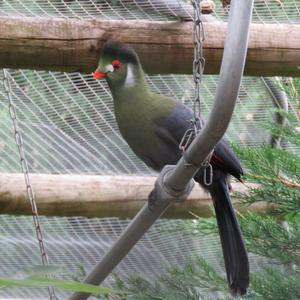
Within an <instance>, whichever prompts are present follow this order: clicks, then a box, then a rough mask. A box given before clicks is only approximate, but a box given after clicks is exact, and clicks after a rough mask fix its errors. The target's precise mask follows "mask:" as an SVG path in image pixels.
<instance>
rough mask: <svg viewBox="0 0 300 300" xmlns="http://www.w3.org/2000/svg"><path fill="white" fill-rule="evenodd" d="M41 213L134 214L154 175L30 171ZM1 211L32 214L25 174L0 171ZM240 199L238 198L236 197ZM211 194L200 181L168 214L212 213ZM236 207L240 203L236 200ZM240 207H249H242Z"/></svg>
mask: <svg viewBox="0 0 300 300" xmlns="http://www.w3.org/2000/svg"><path fill="white" fill-rule="evenodd" d="M30 178H31V181H32V185H33V188H34V191H35V195H36V199H37V207H38V210H39V213H40V214H42V215H48V216H74V215H76V216H88V217H112V216H117V217H121V218H123V217H133V216H134V215H135V214H136V213H137V212H138V210H139V209H140V208H141V207H142V206H143V205H144V203H145V202H146V201H147V199H148V194H149V193H150V191H151V190H152V189H153V185H154V181H155V179H156V178H155V177H147V176H91V175H49V174H31V175H30ZM0 182H1V185H0V213H1V214H30V213H31V209H30V206H29V203H28V201H27V200H26V190H25V184H24V176H23V174H4V173H1V174H0ZM233 189H234V190H235V191H237V190H238V191H246V190H247V188H246V187H245V186H244V185H241V184H236V183H234V184H233ZM234 201H235V202H237V199H235V200H234ZM211 205H212V203H211V199H210V196H209V195H208V194H207V193H205V192H204V191H203V190H202V189H201V188H200V187H199V186H198V185H197V186H195V188H194V190H193V192H192V193H191V195H190V197H189V199H188V200H187V201H185V202H183V203H177V204H175V205H174V206H173V207H172V208H170V210H169V211H168V212H167V213H166V216H168V217H191V214H190V213H189V212H193V213H195V214H197V215H199V216H202V217H208V216H211V215H212V211H211ZM236 207H239V206H238V204H237V203H236ZM239 209H240V210H241V211H245V210H246V208H245V207H244V208H242V207H239ZM247 209H250V210H254V211H257V212H260V213H266V212H270V211H271V209H272V207H271V206H270V205H268V204H266V203H260V204H255V205H252V206H250V207H249V208H247Z"/></svg>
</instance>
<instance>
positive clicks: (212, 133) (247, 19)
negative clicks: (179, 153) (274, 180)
mask: <svg viewBox="0 0 300 300" xmlns="http://www.w3.org/2000/svg"><path fill="white" fill-rule="evenodd" d="M252 8H253V0H243V1H232V2H231V10H230V15H229V21H228V32H227V35H226V40H225V47H224V54H223V59H222V66H221V71H220V77H219V82H218V87H217V91H216V96H215V101H214V106H213V108H212V111H211V113H210V116H209V118H208V121H207V122H206V124H205V126H204V127H203V129H202V130H201V131H200V132H199V134H198V135H197V137H196V138H195V140H194V141H193V143H192V144H191V145H190V147H189V148H188V149H187V151H186V154H185V157H183V158H182V159H181V160H180V161H179V162H178V164H177V168H176V170H174V172H173V174H171V175H169V176H168V178H167V181H166V184H167V185H169V186H171V187H172V188H173V189H174V190H177V189H179V190H180V189H183V188H184V186H185V185H186V184H187V182H188V181H189V180H190V178H192V176H193V175H194V174H195V173H196V172H197V170H198V167H199V166H200V165H201V163H202V162H203V161H204V160H205V158H206V157H207V156H208V155H209V153H210V152H211V151H212V149H213V148H214V146H215V144H216V143H217V142H218V141H219V140H220V139H221V138H222V136H223V135H224V133H225V132H226V129H227V127H228V125H229V122H230V120H231V116H232V113H233V110H234V107H235V102H236V99H237V95H238V91H239V87H240V82H241V78H242V74H243V70H244V66H245V60H246V54H247V45H248V35H249V25H250V23H251V16H252V14H251V12H252Z"/></svg>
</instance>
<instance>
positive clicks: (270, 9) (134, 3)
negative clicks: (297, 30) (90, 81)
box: [0, 0, 300, 23]
mask: <svg viewBox="0 0 300 300" xmlns="http://www.w3.org/2000/svg"><path fill="white" fill-rule="evenodd" d="M215 4H216V8H215V12H214V13H213V16H214V17H215V18H217V19H218V20H220V21H222V20H226V19H227V17H228V8H223V7H222V4H221V1H215ZM0 14H1V15H19V16H29V17H35V16H38V17H54V16H56V17H66V18H102V19H118V20H120V19H121V20H136V19H147V20H167V19H176V18H181V19H185V20H191V19H192V15H193V13H192V6H191V4H190V1H188V0H123V1H121V0H57V1H52V0H40V1H35V0H12V1H10V0H4V1H2V2H1V7H0ZM253 21H254V22H260V23H300V6H299V1H298V0H284V1H281V0H256V1H255V6H254V11H253Z"/></svg>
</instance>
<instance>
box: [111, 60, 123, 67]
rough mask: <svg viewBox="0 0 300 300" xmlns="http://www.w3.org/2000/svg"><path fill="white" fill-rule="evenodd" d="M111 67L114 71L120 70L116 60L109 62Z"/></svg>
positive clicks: (119, 64)
mask: <svg viewBox="0 0 300 300" xmlns="http://www.w3.org/2000/svg"><path fill="white" fill-rule="evenodd" d="M111 64H112V66H113V67H114V70H117V69H120V68H121V62H120V61H119V60H117V59H115V60H113V61H112V62H111Z"/></svg>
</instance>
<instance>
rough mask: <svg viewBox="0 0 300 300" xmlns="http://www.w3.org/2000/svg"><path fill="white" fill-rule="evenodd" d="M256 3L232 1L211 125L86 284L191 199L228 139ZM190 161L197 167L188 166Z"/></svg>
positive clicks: (81, 298) (77, 299)
mask: <svg viewBox="0 0 300 300" xmlns="http://www.w3.org/2000/svg"><path fill="white" fill-rule="evenodd" d="M253 1H254V0H233V1H232V4H231V11H230V17H229V23H228V33H227V37H226V42H225V51H224V55H223V60H222V67H221V73H220V79H219V85H218V88H217V93H216V97H215V104H214V107H213V110H212V112H211V115H210V117H209V120H208V122H207V123H206V125H205V127H204V128H203V130H201V132H200V133H199V134H198V136H197V137H196V138H195V140H194V141H193V143H192V144H191V145H190V147H189V148H188V150H187V152H186V155H185V158H182V159H180V160H179V162H178V163H177V165H176V166H172V167H170V166H167V167H165V168H164V169H163V170H162V172H161V174H160V176H159V177H158V180H157V181H156V184H155V188H154V190H153V191H152V192H151V194H150V196H149V200H150V204H151V203H153V199H155V205H148V204H147V203H146V204H145V205H144V207H143V208H142V209H141V210H140V212H139V213H138V214H137V215H136V216H135V218H134V219H133V220H132V221H131V222H130V224H129V225H128V226H127V228H126V229H125V230H124V231H123V233H122V234H121V236H120V237H119V239H118V240H117V241H116V242H115V243H114V245H113V246H112V247H111V249H110V250H109V251H108V253H106V254H105V255H104V257H103V258H102V260H101V261H100V262H99V263H98V264H97V265H96V266H95V268H94V269H93V270H92V271H91V272H90V274H89V275H88V276H87V277H86V279H85V280H84V282H85V283H91V284H100V283H101V282H103V281H104V280H105V278H106V277H107V276H108V275H109V274H110V273H111V271H112V270H113V269H114V268H115V267H116V266H117V264H118V263H119V262H120V261H121V260H122V259H123V258H124V257H125V256H126V255H127V253H128V252H129V251H130V249H131V248H132V247H133V246H134V245H135V244H136V243H137V242H138V241H139V240H140V238H141V237H142V236H143V234H144V233H145V232H146V231H147V230H148V229H149V228H150V227H151V225H152V224H153V223H154V222H155V221H156V220H157V219H158V218H159V217H160V216H161V215H162V214H163V213H164V211H165V210H166V209H167V208H168V207H169V206H170V205H171V204H172V203H173V202H174V201H176V199H178V198H181V200H184V199H185V198H186V197H187V196H188V194H189V192H190V190H191V188H192V186H193V180H191V178H192V177H193V175H194V174H195V173H196V172H197V170H198V168H199V165H200V164H201V163H202V161H204V160H205V158H206V157H207V155H208V154H209V153H210V151H211V150H212V149H213V147H214V145H215V144H216V143H217V142H218V141H219V140H220V138H221V137H222V136H223V135H224V133H225V131H226V129H227V126H228V124H229V122H230V119H231V116H232V112H233V109H234V106H235V101H236V98H237V94H238V90H239V86H240V81H241V77H242V73H243V69H244V64H245V58H246V52H247V42H248V34H249V26H250V22H251V14H252V7H253ZM187 161H188V162H193V164H191V165H187ZM89 296H90V295H89V294H86V293H75V294H73V295H72V296H71V298H70V299H69V300H85V299H87V298H88V297H89Z"/></svg>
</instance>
